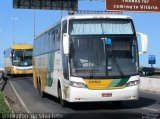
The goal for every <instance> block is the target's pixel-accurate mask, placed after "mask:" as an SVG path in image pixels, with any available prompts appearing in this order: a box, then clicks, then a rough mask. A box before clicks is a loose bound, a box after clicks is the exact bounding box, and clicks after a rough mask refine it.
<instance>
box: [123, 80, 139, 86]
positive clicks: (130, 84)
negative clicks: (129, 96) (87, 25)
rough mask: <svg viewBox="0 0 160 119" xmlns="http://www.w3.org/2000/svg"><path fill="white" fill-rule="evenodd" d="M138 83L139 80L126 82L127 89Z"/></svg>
mask: <svg viewBox="0 0 160 119" xmlns="http://www.w3.org/2000/svg"><path fill="white" fill-rule="evenodd" d="M139 83H140V80H136V81H130V82H128V83H127V85H126V86H127V87H129V86H136V85H138V84H139Z"/></svg>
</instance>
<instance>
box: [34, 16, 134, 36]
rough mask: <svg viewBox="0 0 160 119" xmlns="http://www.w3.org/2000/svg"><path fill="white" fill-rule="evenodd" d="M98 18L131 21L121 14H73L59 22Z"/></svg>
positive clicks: (128, 17)
mask: <svg viewBox="0 0 160 119" xmlns="http://www.w3.org/2000/svg"><path fill="white" fill-rule="evenodd" d="M100 18H103V19H104V18H108V19H131V17H130V16H126V15H121V14H75V15H70V16H65V17H63V18H62V20H61V21H64V20H68V19H100ZM59 23H60V21H58V22H56V23H55V24H53V25H51V26H49V27H48V28H47V29H45V30H44V31H42V32H40V33H39V34H38V35H36V37H35V38H34V39H36V38H38V37H39V36H41V35H42V34H44V33H45V32H47V31H49V30H50V29H51V28H53V27H54V26H56V25H57V24H59Z"/></svg>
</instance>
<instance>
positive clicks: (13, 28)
mask: <svg viewBox="0 0 160 119" xmlns="http://www.w3.org/2000/svg"><path fill="white" fill-rule="evenodd" d="M10 19H11V20H12V21H13V22H12V30H13V44H14V35H15V33H14V32H15V21H16V20H18V18H17V17H12V18H10Z"/></svg>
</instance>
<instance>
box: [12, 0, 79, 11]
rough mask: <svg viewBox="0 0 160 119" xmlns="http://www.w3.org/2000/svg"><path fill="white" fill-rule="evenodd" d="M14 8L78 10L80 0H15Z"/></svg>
mask: <svg viewBox="0 0 160 119" xmlns="http://www.w3.org/2000/svg"><path fill="white" fill-rule="evenodd" d="M13 8H20V9H48V10H78V0H13Z"/></svg>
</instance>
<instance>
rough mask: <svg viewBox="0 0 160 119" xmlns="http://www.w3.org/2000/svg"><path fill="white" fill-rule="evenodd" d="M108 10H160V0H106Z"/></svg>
mask: <svg viewBox="0 0 160 119" xmlns="http://www.w3.org/2000/svg"><path fill="white" fill-rule="evenodd" d="M106 10H108V11H136V12H160V0H106Z"/></svg>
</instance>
